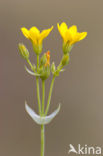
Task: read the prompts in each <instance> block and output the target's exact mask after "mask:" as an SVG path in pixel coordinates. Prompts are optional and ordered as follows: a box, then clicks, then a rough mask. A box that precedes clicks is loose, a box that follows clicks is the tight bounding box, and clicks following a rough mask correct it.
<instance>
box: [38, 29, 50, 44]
mask: <svg viewBox="0 0 103 156" xmlns="http://www.w3.org/2000/svg"><path fill="white" fill-rule="evenodd" d="M52 29H53V26H52V27H51V28H50V29H45V30H43V31H42V32H41V34H40V36H39V43H41V42H42V40H43V39H44V38H46V37H47V36H48V35H49V33H50V32H51V31H52Z"/></svg>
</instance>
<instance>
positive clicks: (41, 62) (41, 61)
mask: <svg viewBox="0 0 103 156" xmlns="http://www.w3.org/2000/svg"><path fill="white" fill-rule="evenodd" d="M46 61H47V58H46V54H44V55H43V56H42V57H41V60H40V66H44V65H45V63H46Z"/></svg>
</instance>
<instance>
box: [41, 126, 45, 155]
mask: <svg viewBox="0 0 103 156" xmlns="http://www.w3.org/2000/svg"><path fill="white" fill-rule="evenodd" d="M44 146H45V127H44V125H41V156H44V149H45V147H44Z"/></svg>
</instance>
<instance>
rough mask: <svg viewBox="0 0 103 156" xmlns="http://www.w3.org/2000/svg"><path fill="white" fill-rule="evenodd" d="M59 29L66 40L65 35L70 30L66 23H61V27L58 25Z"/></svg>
mask: <svg viewBox="0 0 103 156" xmlns="http://www.w3.org/2000/svg"><path fill="white" fill-rule="evenodd" d="M57 27H58V30H59V32H60V34H61V36H62V38H63V39H64V38H65V33H66V31H67V29H68V27H67V25H66V23H65V22H63V23H61V25H59V23H57Z"/></svg>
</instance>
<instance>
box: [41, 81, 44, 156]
mask: <svg viewBox="0 0 103 156" xmlns="http://www.w3.org/2000/svg"><path fill="white" fill-rule="evenodd" d="M44 104H45V80H42V112H41V115H42V116H44ZM44 146H45V131H44V125H41V156H44Z"/></svg>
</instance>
